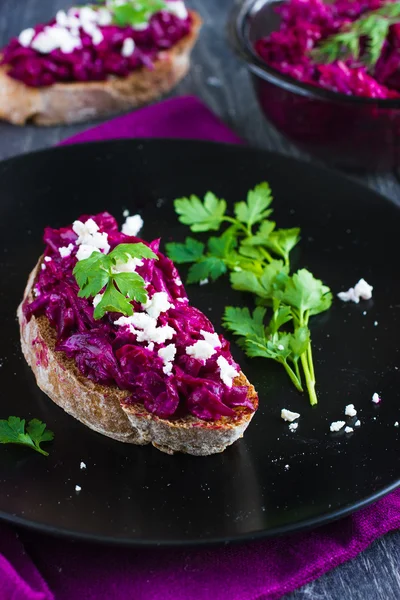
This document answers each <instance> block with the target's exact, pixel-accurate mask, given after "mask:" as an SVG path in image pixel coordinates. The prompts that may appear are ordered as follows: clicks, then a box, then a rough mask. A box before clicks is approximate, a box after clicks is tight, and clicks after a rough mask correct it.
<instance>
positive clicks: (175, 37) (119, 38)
mask: <svg viewBox="0 0 400 600" xmlns="http://www.w3.org/2000/svg"><path fill="white" fill-rule="evenodd" d="M55 23H56V21H55V19H53V20H51V21H50V22H49V23H46V24H42V25H37V26H36V27H35V28H34V30H35V37H36V35H37V34H39V33H40V32H42V31H43V30H44V29H45V27H46V26H52V25H54V24H55ZM99 29H100V31H101V33H102V36H103V40H102V42H101V43H99V44H97V45H94V43H93V39H92V37H91V36H90V35H88V34H87V33H85V31H83V29H82V28H80V29H79V33H80V39H81V42H82V47H81V48H76V49H75V50H74V51H73V52H71V53H63V52H61V50H58V49H57V50H53V51H52V52H50V53H49V54H42V53H40V52H38V51H37V50H34V49H33V48H31V47H24V46H22V45H21V43H20V42H19V40H18V38H13V39H12V40H11V41H10V43H9V44H8V45H7V46H6V47H5V48H3V50H2V51H1V55H2V56H1V60H0V64H3V65H7V66H8V67H9V69H8V71H7V74H8V75H9V76H10V77H12V78H13V79H17V80H19V81H22V82H23V83H25V84H26V85H28V86H30V87H44V86H48V85H52V84H54V83H68V82H78V81H81V82H88V81H104V80H106V79H108V78H109V77H112V76H117V77H126V76H128V75H129V74H130V73H131V72H132V71H135V70H136V69H138V68H140V67H142V66H144V67H147V68H149V69H152V68H153V63H154V61H155V60H156V59H157V57H158V55H159V53H160V52H162V51H165V50H168V49H169V48H171V47H172V46H174V45H175V44H176V43H177V42H179V40H181V39H182V38H183V37H185V36H186V35H188V33H189V32H190V30H191V17H190V14H189V15H188V17H187V18H186V19H179V18H178V17H177V16H176V15H174V14H171V13H170V12H167V11H161V12H159V13H156V14H154V15H153V16H152V17H151V18H150V21H149V25H148V27H147V29H144V30H136V29H134V28H132V27H118V26H116V25H106V26H99ZM128 39H133V41H134V43H135V49H134V51H133V53H132V55H131V56H124V55H123V52H122V49H123V45H124V41H125V40H128Z"/></svg>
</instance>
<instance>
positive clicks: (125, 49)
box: [121, 38, 135, 58]
mask: <svg viewBox="0 0 400 600" xmlns="http://www.w3.org/2000/svg"><path fill="white" fill-rule="evenodd" d="M134 52H135V42H134V41H133V39H132V38H126V39H124V42H123V44H122V50H121V55H122V56H123V57H124V58H129V57H130V56H132V54H133V53H134Z"/></svg>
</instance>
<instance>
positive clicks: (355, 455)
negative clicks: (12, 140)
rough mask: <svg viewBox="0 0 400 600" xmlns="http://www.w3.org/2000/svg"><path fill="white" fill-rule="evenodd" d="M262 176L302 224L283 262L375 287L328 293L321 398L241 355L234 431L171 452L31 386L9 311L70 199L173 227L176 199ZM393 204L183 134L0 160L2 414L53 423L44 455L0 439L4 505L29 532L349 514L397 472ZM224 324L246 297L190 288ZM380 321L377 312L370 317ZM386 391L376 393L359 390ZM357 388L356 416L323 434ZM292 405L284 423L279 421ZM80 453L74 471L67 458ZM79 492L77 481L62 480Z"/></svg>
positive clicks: (88, 532)
mask: <svg viewBox="0 0 400 600" xmlns="http://www.w3.org/2000/svg"><path fill="white" fill-rule="evenodd" d="M264 179H267V180H268V181H269V182H270V183H271V185H272V188H273V191H274V195H275V198H276V200H275V215H274V216H275V218H276V220H277V221H278V223H279V225H280V226H284V227H287V226H289V227H290V226H295V225H300V226H301V227H302V235H303V239H302V242H301V244H300V249H299V251H296V253H295V255H294V260H295V263H296V264H297V265H301V266H306V267H308V268H310V269H311V270H312V271H313V272H314V273H315V274H316V275H317V276H319V277H322V278H323V279H324V280H325V281H326V282H327V283H328V284H329V285H330V286H331V288H332V289H333V291H335V292H337V291H339V290H341V289H347V288H348V287H349V286H350V285H353V284H354V283H355V282H356V281H358V279H359V278H360V277H365V278H366V280H367V281H368V282H370V283H372V284H373V285H374V288H375V290H374V297H373V300H372V301H369V302H364V303H361V304H360V305H358V306H356V305H354V304H353V305H351V306H349V305H345V304H343V303H341V302H340V301H335V303H334V306H333V308H332V309H331V310H330V311H329V313H327V314H325V315H323V316H321V317H319V318H315V319H314V322H313V326H312V334H313V340H314V348H315V361H316V372H317V379H318V393H319V399H320V403H319V405H318V406H317V407H316V408H314V409H312V408H311V407H310V406H309V405H308V401H307V398H306V397H305V396H301V395H299V394H298V393H296V392H295V391H294V390H293V389H292V388H291V387H290V384H289V381H288V379H287V377H286V376H285V375H284V373H283V371H281V370H280V368H279V366H277V365H275V364H273V363H271V362H269V361H265V360H261V359H260V360H254V359H253V360H248V359H246V358H245V357H243V356H242V354H241V352H240V351H239V349H238V348H237V347H236V346H235V344H233V346H232V347H233V352H234V355H235V356H236V358H237V359H238V360H239V361H240V362H241V365H242V367H243V371H245V372H246V374H247V375H248V377H249V379H250V380H251V381H252V382H253V383H254V385H255V386H256V388H257V389H258V391H259V394H260V405H261V407H260V409H259V411H258V412H257V414H256V416H255V418H254V419H253V422H252V423H251V425H250V427H249V429H248V431H247V432H246V434H245V437H244V439H243V440H242V441H240V442H238V443H236V444H235V445H234V446H232V447H231V448H229V449H228V450H227V451H225V452H224V453H223V454H221V455H215V456H212V457H207V458H196V457H191V456H184V455H177V456H173V457H170V456H167V455H165V454H162V453H161V452H159V451H157V450H155V449H154V448H152V447H151V446H147V447H135V446H130V445H127V444H122V443H118V442H115V441H113V440H110V439H108V438H106V437H103V436H101V435H98V434H96V433H94V432H92V431H91V430H90V429H88V428H86V427H84V426H83V425H81V424H80V423H78V422H77V421H76V420H75V419H73V418H72V417H69V416H68V415H66V414H65V413H64V412H63V411H62V410H61V409H59V408H58V407H57V406H56V405H55V404H53V403H52V402H51V401H50V400H49V399H48V398H47V397H46V396H45V395H44V394H42V393H41V392H40V390H39V389H38V388H37V387H36V384H35V381H34V377H33V375H32V373H31V371H30V369H29V368H28V367H27V365H26V364H25V361H24V359H23V358H22V355H21V351H20V347H19V336H18V328H17V322H16V319H15V310H16V307H17V304H18V303H19V301H20V298H21V295H22V292H23V288H24V285H25V282H26V279H27V275H28V273H29V271H30V269H31V268H32V267H33V265H34V263H35V261H36V258H37V257H38V255H39V254H40V253H41V250H42V242H41V236H42V231H43V227H44V226H45V225H47V224H51V225H52V226H55V227H57V226H61V225H64V224H67V223H70V222H71V221H72V220H73V219H74V218H76V217H78V216H79V215H80V214H82V213H95V212H99V211H102V210H109V211H110V212H112V213H114V214H115V215H116V216H117V217H118V218H119V219H120V220H121V221H122V211H123V210H124V209H125V208H128V209H129V210H130V211H131V213H134V212H140V213H141V214H142V216H143V217H144V220H145V228H144V231H143V235H144V237H146V238H152V237H157V236H162V237H163V238H164V240H165V239H171V238H174V239H183V238H184V236H185V235H186V234H187V229H186V228H185V227H184V226H183V225H180V224H179V223H177V220H176V217H175V215H174V211H173V208H172V200H173V199H174V198H176V197H179V196H182V195H186V194H190V193H196V194H200V195H201V194H204V193H205V192H206V191H207V190H208V189H211V190H213V191H214V192H215V193H217V194H219V195H221V196H223V197H225V198H226V199H228V200H229V202H230V203H232V202H235V201H238V200H239V199H242V198H243V197H244V195H245V193H246V191H247V190H248V189H249V188H250V187H251V186H254V185H255V184H256V183H258V182H260V181H262V180H264ZM399 230H400V214H399V212H398V209H397V208H396V207H395V206H394V205H392V204H390V203H389V202H388V201H387V200H385V199H384V198H383V197H381V196H379V195H377V194H375V193H373V192H371V191H368V190H367V189H365V188H363V187H361V186H358V185H356V184H354V183H352V182H351V181H350V180H348V179H346V178H344V177H342V176H340V175H338V174H335V173H333V172H330V171H327V170H324V169H317V168H314V167H312V166H309V165H307V164H303V163H301V162H298V161H296V160H293V159H289V158H284V157H281V156H278V155H274V154H269V153H267V152H263V151H259V150H251V149H247V148H241V147H233V146H224V145H217V144H211V143H199V142H183V141H158V140H152V141H149V140H147V141H140V140H139V141H113V142H105V143H100V144H89V145H81V146H75V147H65V148H59V149H55V150H49V151H45V152H40V153H37V154H31V155H27V156H23V157H20V158H16V159H12V160H8V161H6V162H4V163H2V164H1V165H0V239H1V249H0V252H1V262H0V273H1V282H2V284H1V308H2V312H3V327H2V332H1V336H0V361H1V362H0V364H1V369H0V375H1V392H2V393H1V397H2V400H1V411H0V417H3V418H7V417H8V416H9V415H13V414H15V415H18V416H21V417H25V418H32V417H37V418H40V419H42V420H43V421H45V422H46V423H47V424H48V426H49V427H50V428H51V429H52V430H54V432H55V441H54V443H53V444H52V445H49V446H48V448H49V450H50V456H49V458H44V457H43V456H40V455H39V454H35V453H33V452H30V451H29V450H26V449H24V448H20V447H15V446H2V447H1V448H0V452H1V461H0V516H1V517H2V518H4V519H6V520H8V521H11V522H13V523H15V524H20V525H26V526H30V527H33V528H36V529H39V530H42V531H47V532H52V533H57V534H65V535H70V536H75V537H77V538H86V539H92V540H99V541H105V542H116V543H120V544H174V543H177V544H188V543H201V542H212V541H221V542H222V541H228V540H239V539H250V538H254V537H259V536H272V535H276V534H280V533H284V532H290V531H295V530H299V529H302V528H306V527H310V526H315V525H318V524H322V523H325V522H327V521H329V520H332V519H336V518H338V517H340V516H343V515H345V514H348V513H350V512H351V511H354V510H356V509H358V508H360V507H361V506H364V505H366V504H367V503H369V502H372V501H373V500H375V499H377V498H378V497H380V496H382V495H383V494H385V493H387V492H388V491H390V490H392V489H394V488H395V487H396V486H397V485H399V483H400V481H399V477H400V452H399V437H400V430H399V429H398V428H396V427H394V423H395V421H400V402H399V400H400V371H399V370H398V367H400V358H399V352H398V336H397V331H398V326H399V311H400V280H399V277H398V257H399V252H398V241H397V240H398V236H399ZM189 294H190V298H191V300H192V302H193V303H194V304H195V305H196V306H198V307H199V308H201V309H202V310H203V311H204V312H205V313H206V314H207V315H209V316H210V317H211V319H212V320H213V321H214V323H215V324H216V326H217V328H218V327H219V323H220V317H221V313H222V310H223V307H224V305H226V304H228V303H237V304H240V303H243V302H245V301H246V300H245V298H244V296H241V295H240V294H239V293H238V292H232V291H231V290H230V287H229V284H228V283H227V281H224V282H221V283H218V284H214V285H208V286H203V287H198V286H192V287H189ZM374 323H376V325H374ZM375 391H377V392H379V393H380V394H381V395H382V398H383V400H382V403H381V405H379V406H376V405H374V404H373V403H372V402H371V397H372V394H373V393H374V392H375ZM348 403H354V404H355V406H356V408H357V409H358V410H359V417H360V419H361V421H362V426H361V428H360V429H359V430H357V431H355V432H354V434H352V435H345V434H343V433H339V434H331V433H330V431H329V424H330V423H331V422H332V421H335V420H338V419H343V418H344V408H345V406H346V404H348ZM283 407H287V408H290V409H292V410H296V411H298V412H300V413H301V419H300V425H299V428H298V431H297V432H296V433H290V432H289V430H288V426H287V424H285V423H284V422H283V421H282V420H281V419H280V410H281V408H283ZM81 460H83V461H84V462H85V463H86V465H87V469H86V470H80V468H79V465H80V461H81ZM76 484H79V485H80V486H81V487H82V491H81V492H80V493H79V494H77V493H76V492H75V485H76Z"/></svg>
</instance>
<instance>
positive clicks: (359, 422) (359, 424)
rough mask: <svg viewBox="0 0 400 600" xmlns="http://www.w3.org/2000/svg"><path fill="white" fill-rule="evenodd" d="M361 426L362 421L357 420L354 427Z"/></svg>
mask: <svg viewBox="0 0 400 600" xmlns="http://www.w3.org/2000/svg"><path fill="white" fill-rule="evenodd" d="M360 426H361V421H360V419H357V421H356V422H355V423H354V427H360Z"/></svg>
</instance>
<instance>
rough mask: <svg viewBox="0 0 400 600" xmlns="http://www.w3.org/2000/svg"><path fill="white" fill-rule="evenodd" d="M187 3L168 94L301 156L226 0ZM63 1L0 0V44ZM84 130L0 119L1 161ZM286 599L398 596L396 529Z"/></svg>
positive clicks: (398, 194)
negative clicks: (229, 36)
mask: <svg viewBox="0 0 400 600" xmlns="http://www.w3.org/2000/svg"><path fill="white" fill-rule="evenodd" d="M187 4H188V5H189V6H190V7H192V8H195V9H196V10H198V11H199V12H200V13H201V14H202V16H203V19H204V27H203V30H202V34H201V39H200V42H199V43H198V45H197V47H196V49H195V52H194V56H193V66H192V70H191V72H190V74H189V75H188V77H187V78H186V79H185V81H184V82H182V83H181V85H180V86H179V87H178V88H176V89H175V91H174V94H177V95H181V94H195V95H197V96H198V97H200V98H202V99H203V100H204V101H205V102H206V103H207V104H208V105H209V107H210V108H211V109H212V110H213V111H214V112H215V113H216V114H217V115H219V116H220V117H221V118H222V119H223V120H224V121H225V123H227V124H228V125H229V126H230V127H231V128H232V129H234V130H235V131H236V132H237V133H238V134H239V135H240V136H242V137H243V138H244V139H245V140H247V141H248V142H249V143H250V144H251V145H252V146H257V147H261V148H266V149H270V150H277V151H279V152H283V153H287V154H291V155H293V156H298V157H302V158H305V159H307V158H308V157H307V156H305V155H304V154H302V153H300V152H299V151H297V150H296V149H295V148H294V147H293V146H292V145H291V144H290V143H288V142H286V141H285V140H283V139H282V137H281V136H280V135H279V134H278V133H277V132H275V131H274V130H272V129H271V127H269V126H268V125H267V124H266V123H265V121H264V119H263V117H262V115H261V113H260V111H259V109H258V106H257V102H256V99H255V96H254V94H253V91H252V89H251V86H250V81H249V78H248V75H247V71H246V67H245V65H244V64H242V63H241V62H240V61H239V60H237V59H236V58H235V56H234V55H233V54H232V52H231V50H230V48H229V47H228V44H227V40H226V35H225V24H226V20H227V15H228V14H229V11H230V9H231V7H232V4H233V0H187ZM69 5H70V3H69V2H68V0H0V47H2V46H3V45H4V44H5V43H6V42H7V41H8V39H9V38H10V37H11V36H13V35H16V34H18V33H19V32H20V31H21V30H22V29H24V28H25V27H29V26H31V25H33V24H35V23H36V22H38V21H45V20H47V19H49V18H50V17H51V16H53V15H54V14H55V12H56V11H57V10H58V9H60V8H65V7H68V6H69ZM84 128H85V126H84V125H83V126H82V125H80V126H73V127H53V128H49V129H38V128H36V127H32V126H28V127H24V128H17V127H13V126H11V125H7V124H4V123H0V159H2V158H7V157H9V156H14V155H17V154H22V153H24V152H29V151H32V150H36V149H39V148H46V147H49V146H52V145H54V144H56V143H57V142H59V141H60V140H62V139H64V138H67V137H69V136H70V135H72V134H74V133H76V132H78V131H81V130H83V129H84ZM359 179H361V180H362V181H364V183H366V184H367V185H369V186H371V187H373V188H375V189H378V190H379V191H380V192H382V193H383V194H385V195H387V196H388V197H390V198H391V199H392V200H393V201H395V202H397V203H399V204H400V184H399V180H398V178H397V176H396V173H388V174H387V175H385V176H380V177H376V176H373V175H369V176H367V175H366V176H364V177H359ZM0 198H1V190H0ZM287 599H288V600H302V599H303V600H305V599H310V600H399V599H400V532H399V533H392V534H390V535H387V536H385V537H384V538H383V539H381V540H378V541H377V542H375V543H374V544H373V545H372V546H371V547H370V548H369V549H368V550H366V551H365V552H363V553H362V554H361V555H359V556H358V557H357V558H355V559H354V560H352V561H350V562H348V563H346V564H344V565H342V566H340V567H338V568H336V569H334V570H333V571H331V572H330V573H328V574H327V575H325V576H323V577H321V578H320V579H319V580H317V581H315V582H313V583H311V584H309V585H307V586H305V587H303V588H302V589H300V590H298V591H296V592H294V593H293V594H290V595H289V596H287ZM216 600H217V599H216ZM259 600H262V599H261V598H260V599H259Z"/></svg>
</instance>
